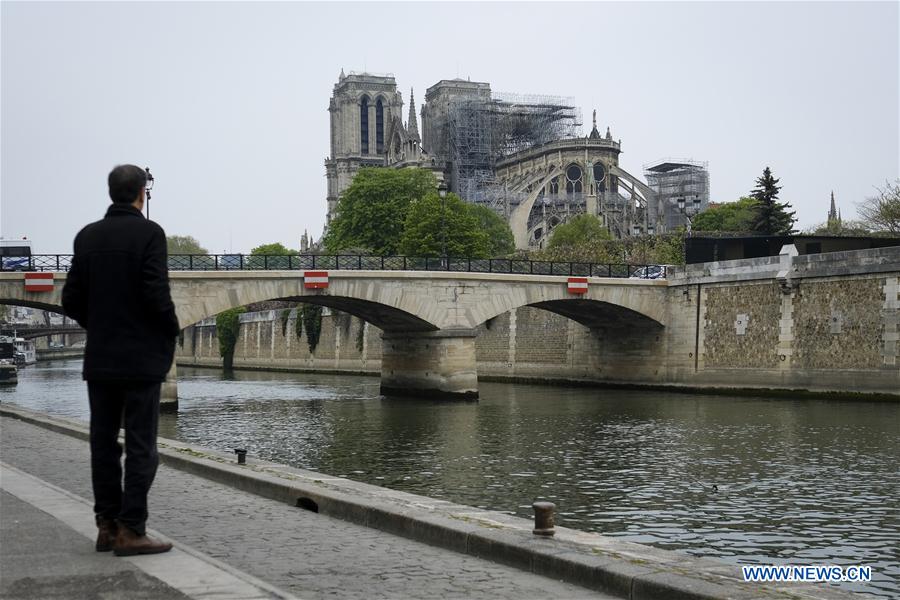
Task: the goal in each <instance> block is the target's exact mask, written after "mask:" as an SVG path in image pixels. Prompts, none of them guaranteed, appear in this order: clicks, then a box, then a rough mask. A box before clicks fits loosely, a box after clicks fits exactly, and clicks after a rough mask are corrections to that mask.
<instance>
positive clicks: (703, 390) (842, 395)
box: [176, 361, 900, 402]
mask: <svg viewBox="0 0 900 600" xmlns="http://www.w3.org/2000/svg"><path fill="white" fill-rule="evenodd" d="M176 366H179V367H189V368H193V369H213V370H219V371H221V370H222V365H210V364H203V363H194V362H187V361H177V362H176ZM233 370H235V371H257V372H264V373H312V374H317V375H359V376H364V377H379V376H380V375H381V372H380V371H373V370H359V369H320V368H315V367H311V368H304V367H277V366H267V367H257V366H254V365H236V366H235V367H234V368H233ZM478 381H485V382H493V383H523V384H529V385H547V386H553V387H573V388H596V389H606V390H634V391H643V392H669V393H673V394H703V395H705V396H742V397H744V396H754V397H762V398H771V399H784V400H855V401H862V402H900V393H898V394H887V393H882V392H846V391H833V390H807V389H800V388H762V387H760V388H755V387H722V386H714V385H682V384H674V383H670V384H661V383H648V384H642V383H629V382H616V381H594V380H592V379H572V378H566V377H525V376H522V375H479V376H478Z"/></svg>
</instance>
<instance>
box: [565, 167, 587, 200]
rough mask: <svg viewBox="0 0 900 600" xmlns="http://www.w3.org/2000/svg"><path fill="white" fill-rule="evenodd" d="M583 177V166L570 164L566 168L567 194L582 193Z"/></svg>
mask: <svg viewBox="0 0 900 600" xmlns="http://www.w3.org/2000/svg"><path fill="white" fill-rule="evenodd" d="M582 177H583V174H582V172H581V167H579V166H578V165H569V166H568V168H566V193H567V194H572V193H576V194H580V193H581V191H582Z"/></svg>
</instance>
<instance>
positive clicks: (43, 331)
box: [0, 325, 85, 340]
mask: <svg viewBox="0 0 900 600" xmlns="http://www.w3.org/2000/svg"><path fill="white" fill-rule="evenodd" d="M13 333H15V334H16V335H17V336H18V337H20V338H24V339H26V340H33V339H37V338H41V337H49V336H51V335H65V334H77V333H85V331H84V329H82V328H81V327H79V326H78V325H51V326H49V327H47V326H42V325H4V326H3V327H2V328H0V334H2V335H12V334H13Z"/></svg>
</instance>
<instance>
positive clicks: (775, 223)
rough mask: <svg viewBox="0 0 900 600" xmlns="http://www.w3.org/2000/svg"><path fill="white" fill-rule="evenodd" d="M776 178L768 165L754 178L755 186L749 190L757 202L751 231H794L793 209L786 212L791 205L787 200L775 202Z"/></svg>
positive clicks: (775, 233) (763, 232)
mask: <svg viewBox="0 0 900 600" xmlns="http://www.w3.org/2000/svg"><path fill="white" fill-rule="evenodd" d="M780 189H781V186H780V185H778V179H777V178H776V177H773V176H772V171H770V170H769V167H766V168H765V169H763V174H762V176H761V177H758V178H757V179H756V187H755V188H754V189H753V191H752V192H750V197H752V198H753V199H754V200H756V201H757V202H758V203H759V207H758V208H757V209H756V211H757V212H756V220H755V222H754V223H753V231H754V232H756V233H761V234H764V235H790V234H792V233H795V232H796V230H795V229H794V221H796V219H795V218H794V214H796V213H795V212H794V211H791V212H788V211H787V209H789V208H790V207H791V205H790V204H788V203H787V202H782V203H779V202H776V200H777V199H778V191H779V190H780Z"/></svg>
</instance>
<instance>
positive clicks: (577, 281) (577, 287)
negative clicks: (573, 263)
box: [569, 277, 588, 294]
mask: <svg viewBox="0 0 900 600" xmlns="http://www.w3.org/2000/svg"><path fill="white" fill-rule="evenodd" d="M587 290H588V281H587V277H569V293H570V294H587Z"/></svg>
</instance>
